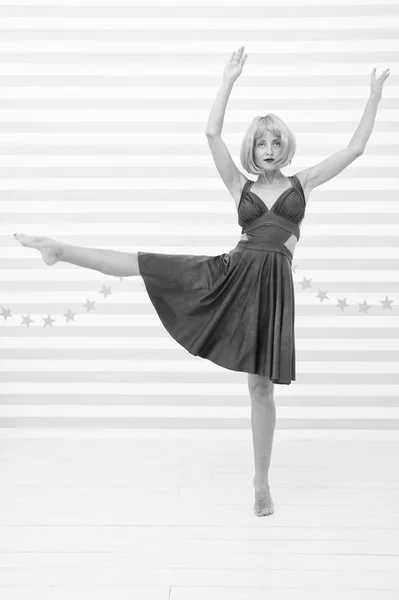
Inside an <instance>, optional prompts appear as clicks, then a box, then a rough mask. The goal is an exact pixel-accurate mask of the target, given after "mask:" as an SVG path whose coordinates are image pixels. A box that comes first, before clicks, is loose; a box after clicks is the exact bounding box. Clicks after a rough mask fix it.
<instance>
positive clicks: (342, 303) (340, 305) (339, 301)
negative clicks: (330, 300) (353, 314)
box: [337, 298, 349, 311]
mask: <svg viewBox="0 0 399 600" xmlns="http://www.w3.org/2000/svg"><path fill="white" fill-rule="evenodd" d="M337 306H339V307H340V309H341V310H342V311H343V310H344V308H345V307H346V306H349V304H348V303H347V301H346V298H344V299H343V300H338V304H337Z"/></svg>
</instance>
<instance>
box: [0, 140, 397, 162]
mask: <svg viewBox="0 0 399 600" xmlns="http://www.w3.org/2000/svg"><path fill="white" fill-rule="evenodd" d="M204 134H205V132H204V131H202V132H201V133H197V132H195V131H192V132H186V133H184V132H181V133H180V132H178V131H175V132H173V135H170V136H168V138H167V139H165V140H164V144H165V147H166V149H167V151H168V155H169V154H174V155H176V154H180V155H181V154H184V155H187V153H190V154H195V153H198V154H201V155H202V154H208V153H209V152H210V150H209V145H208V143H207V141H206V138H205V135H204ZM242 137H243V136H242V135H236V134H231V133H224V134H223V139H224V141H225V143H226V144H228V145H229V146H230V148H231V151H232V152H235V153H238V152H239V148H240V144H241V140H242ZM295 138H296V140H297V144H298V146H299V145H300V149H301V153H302V155H303V156H307V155H308V154H310V153H312V152H313V153H314V155H315V156H318V157H319V156H320V152H323V153H325V154H327V153H328V154H329V153H332V152H334V151H338V150H340V149H343V148H346V146H347V144H348V139H346V138H345V134H344V133H338V134H337V133H333V132H330V133H329V136H328V138H326V135H325V133H312V132H311V131H309V132H307V133H302V132H298V133H296V134H295ZM0 141H1V144H5V145H1V146H0V148H1V153H2V154H12V153H13V152H12V151H11V150H12V147H11V145H12V144H15V148H16V149H18V150H22V151H24V152H27V153H32V152H35V151H36V150H39V149H40V150H42V149H43V152H44V153H49V152H50V151H51V149H50V148H48V147H47V146H46V144H51V145H52V148H54V149H55V151H56V152H57V153H59V152H60V151H62V152H68V153H72V152H73V153H79V152H80V153H81V154H86V153H88V154H89V153H90V152H91V151H92V152H93V153H97V152H102V153H108V154H114V152H115V153H117V152H123V153H129V154H139V155H147V154H151V153H152V152H153V145H154V143H155V142H158V143H159V134H158V133H154V132H148V133H140V132H137V133H136V134H135V137H134V142H135V144H133V143H132V142H133V140H132V136H131V134H125V133H112V132H109V133H107V140H106V143H105V141H104V136H103V134H102V133H88V132H86V133H85V132H83V133H82V132H74V133H71V132H59V133H51V132H50V133H49V132H44V131H43V132H42V133H28V132H26V133H9V134H7V133H4V134H3V135H2V136H1V140H0ZM84 144H86V146H84ZM87 144H94V145H92V146H88V145H87ZM113 144H114V145H113ZM117 144H120V145H119V146H118V145H117ZM334 144H336V146H335V147H334ZM398 145H399V144H398V136H397V135H396V134H395V132H393V131H391V132H388V131H387V132H381V133H379V132H378V131H376V132H373V135H372V139H371V140H370V143H369V144H368V145H367V153H365V154H363V158H364V157H365V156H367V155H368V153H369V152H370V153H371V154H373V153H374V154H375V155H377V154H378V155H381V154H382V153H383V154H391V153H393V152H395V151H396V150H397V147H398ZM175 146H176V147H175ZM29 151H30V152H29ZM291 168H292V167H291Z"/></svg>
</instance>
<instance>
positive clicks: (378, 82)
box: [370, 68, 389, 102]
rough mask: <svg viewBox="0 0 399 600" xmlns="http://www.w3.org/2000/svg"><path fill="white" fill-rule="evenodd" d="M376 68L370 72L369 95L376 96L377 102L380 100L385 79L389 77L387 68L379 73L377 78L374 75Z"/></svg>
mask: <svg viewBox="0 0 399 600" xmlns="http://www.w3.org/2000/svg"><path fill="white" fill-rule="evenodd" d="M376 70H377V69H375V68H374V69H373V70H372V72H371V89H370V96H372V97H373V98H376V99H377V100H378V102H379V101H380V100H381V96H382V87H383V85H384V83H385V81H386V79H388V77H389V69H385V71H384V72H383V73H382V75H380V77H379V78H378V79H377V78H376V76H375V72H376Z"/></svg>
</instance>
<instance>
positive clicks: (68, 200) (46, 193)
mask: <svg viewBox="0 0 399 600" xmlns="http://www.w3.org/2000/svg"><path fill="white" fill-rule="evenodd" d="M381 181H382V180H381ZM385 183H386V182H385ZM349 185H350V187H352V181H350V183H349ZM353 191H355V193H352V192H353ZM378 191H380V192H381V193H383V196H382V195H381V194H378V193H377V194H376V191H375V190H353V188H352V189H347V190H340V194H336V192H335V190H331V189H326V184H323V185H322V186H320V187H318V188H315V189H314V190H313V192H312V196H311V197H312V201H311V202H312V204H311V206H312V214H323V213H324V212H326V213H329V215H330V217H332V216H333V211H332V210H331V208H335V209H336V208H337V205H338V206H339V211H335V212H336V213H341V212H342V211H345V208H346V207H348V211H347V212H348V213H350V212H351V211H352V209H353V208H354V207H356V206H359V205H360V204H361V205H362V206H365V207H366V208H365V211H364V212H365V213H366V214H367V213H368V212H369V211H370V210H371V207H373V208H375V207H377V209H378V207H379V206H381V207H382V210H381V211H380V210H379V209H378V210H377V212H384V210H385V209H388V210H389V211H392V212H394V213H395V212H396V211H395V207H396V205H397V195H398V194H397V190H395V189H392V190H386V189H385V190H377V192H378ZM359 192H360V193H359ZM0 198H1V199H0V206H1V207H2V208H3V207H5V208H6V209H7V210H8V211H10V212H11V211H12V212H14V210H15V211H18V207H19V206H20V202H26V204H25V205H26V206H27V207H28V209H30V210H32V207H35V212H36V207H39V210H38V211H37V212H38V214H39V213H40V207H43V206H44V207H45V206H47V207H49V208H50V207H51V206H52V205H54V206H58V207H59V206H63V207H64V209H65V211H66V212H69V210H76V207H78V206H80V202H88V203H90V204H89V207H90V210H92V209H93V204H92V203H94V202H95V205H96V206H97V204H98V206H99V209H100V211H101V210H103V209H104V208H105V207H110V206H112V205H111V204H110V200H112V203H114V202H115V203H116V205H117V206H124V207H126V208H125V209H124V212H125V211H126V210H127V208H128V207H131V208H132V209H133V210H136V208H137V207H138V206H140V207H141V212H148V211H151V209H152V207H158V206H159V207H162V210H163V211H164V212H165V211H167V210H168V207H169V206H170V207H172V208H173V210H174V209H175V208H176V209H177V210H178V211H179V212H180V211H181V210H185V209H186V207H188V208H187V210H190V208H189V207H191V206H192V207H196V206H200V207H203V208H204V210H205V209H206V211H207V212H208V209H209V212H224V210H225V208H226V207H227V206H229V207H230V211H231V207H234V203H233V201H232V197H231V195H230V193H229V192H228V190H227V189H226V188H224V189H222V188H221V189H220V190H218V191H213V190H208V191H207V195H206V196H205V194H204V192H203V190H197V189H196V188H195V187H194V188H193V189H191V191H190V200H189V202H187V191H186V190H173V195H172V194H171V193H170V191H169V190H164V189H160V190H149V189H145V190H144V189H142V190H140V194H132V193H131V192H130V191H126V190H101V189H100V190H79V196H77V194H76V191H74V190H72V191H70V190H57V192H56V193H55V192H54V191H53V190H43V191H38V190H20V191H17V190H16V191H13V192H7V191H5V192H3V193H2V194H1V197H0ZM78 198H79V200H78ZM313 199H315V200H313ZM10 201H12V204H10ZM69 206H71V209H69V208H68V207H69ZM308 206H310V205H308ZM14 207H15V208H14ZM5 212H6V211H5ZM26 212H29V210H27V211H26ZM129 212H130V211H129ZM233 212H234V211H233ZM373 212H374V210H373ZM312 214H310V213H308V215H307V218H311V217H312ZM360 214H361V213H360ZM358 216H360V215H359V213H358ZM309 243H310V241H309ZM370 243H372V240H371V241H370Z"/></svg>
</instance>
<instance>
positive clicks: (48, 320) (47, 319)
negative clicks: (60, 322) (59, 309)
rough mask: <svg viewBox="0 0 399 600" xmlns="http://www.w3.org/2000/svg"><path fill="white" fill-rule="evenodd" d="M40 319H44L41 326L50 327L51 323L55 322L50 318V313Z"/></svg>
mask: <svg viewBox="0 0 399 600" xmlns="http://www.w3.org/2000/svg"><path fill="white" fill-rule="evenodd" d="M42 319H43V321H44V325H43V327H46V325H49V326H50V327H52V326H53V323H55V319H52V318H51V317H50V315H49V316H48V317H47V318H46V319H44V318H43V317H42Z"/></svg>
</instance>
